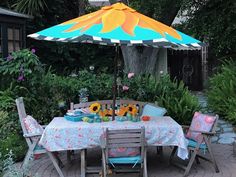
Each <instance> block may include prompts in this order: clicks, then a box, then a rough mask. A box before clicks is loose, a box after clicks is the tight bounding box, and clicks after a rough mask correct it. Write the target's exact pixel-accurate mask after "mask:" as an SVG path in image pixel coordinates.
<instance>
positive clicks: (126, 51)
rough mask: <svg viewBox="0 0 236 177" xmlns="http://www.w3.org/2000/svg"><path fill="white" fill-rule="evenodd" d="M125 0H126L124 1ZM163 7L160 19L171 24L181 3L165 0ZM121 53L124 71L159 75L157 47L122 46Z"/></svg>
mask: <svg viewBox="0 0 236 177" xmlns="http://www.w3.org/2000/svg"><path fill="white" fill-rule="evenodd" d="M126 2H127V1H126ZM165 4H166V5H165V6H164V7H165V9H163V11H162V13H161V14H162V15H161V18H159V19H160V21H162V22H163V23H165V24H166V25H169V26H170V25H171V24H172V22H173V20H174V18H175V16H176V15H177V13H178V11H179V9H180V7H181V3H180V1H178V2H177V1H173V2H172V1H171V3H170V0H166V3H165ZM121 50H122V55H123V59H124V66H125V71H126V72H134V73H135V74H146V73H147V74H152V75H159V71H157V70H158V68H159V67H157V64H159V62H158V54H159V49H158V48H153V47H136V46H131V47H127V46H122V47H121Z"/></svg>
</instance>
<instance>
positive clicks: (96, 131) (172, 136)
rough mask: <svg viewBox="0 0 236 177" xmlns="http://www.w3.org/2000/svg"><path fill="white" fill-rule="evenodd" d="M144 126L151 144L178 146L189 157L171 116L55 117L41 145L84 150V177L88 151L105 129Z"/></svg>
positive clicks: (58, 148) (179, 150) (48, 148)
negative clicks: (135, 119) (97, 119)
mask: <svg viewBox="0 0 236 177" xmlns="http://www.w3.org/2000/svg"><path fill="white" fill-rule="evenodd" d="M141 127H145V138H146V141H147V145H148V146H177V147H178V152H177V155H178V157H180V158H181V159H187V158H188V149H187V145H188V141H187V140H186V138H185V136H184V133H183V130H182V127H181V126H180V125H179V124H178V123H177V122H176V121H175V120H173V119H172V118H171V117H169V116H164V117H151V119H150V120H149V121H139V122H132V121H124V122H119V121H110V122H101V123H88V122H72V121H68V120H66V119H65V118H64V117H55V118H54V119H53V120H52V121H51V122H50V123H49V125H48V126H47V127H46V129H45V131H44V133H43V135H42V137H41V139H40V141H39V144H40V145H42V146H43V147H44V148H45V149H46V150H47V151H49V152H54V151H68V150H81V177H84V176H85V174H86V163H85V161H86V159H85V150H86V149H89V148H94V147H98V146H100V139H101V136H102V135H103V133H104V132H105V130H106V128H109V129H115V130H122V129H132V128H141Z"/></svg>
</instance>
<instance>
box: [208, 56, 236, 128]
mask: <svg viewBox="0 0 236 177" xmlns="http://www.w3.org/2000/svg"><path fill="white" fill-rule="evenodd" d="M207 96H208V106H209V109H210V110H212V111H214V112H215V113H218V114H219V115H221V116H223V117H224V118H225V119H226V120H229V121H231V122H233V123H234V124H236V109H235V108H236V62H235V61H230V60H229V61H228V62H224V63H223V64H222V66H221V68H220V70H219V72H218V73H216V74H215V75H214V76H213V77H212V78H211V79H210V81H209V89H208V92H207Z"/></svg>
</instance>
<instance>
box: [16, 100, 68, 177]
mask: <svg viewBox="0 0 236 177" xmlns="http://www.w3.org/2000/svg"><path fill="white" fill-rule="evenodd" d="M16 106H17V110H18V115H19V119H20V124H21V127H22V130H23V136H24V137H25V140H26V142H27V144H28V147H29V149H28V151H27V153H26V156H25V158H24V161H23V163H22V168H26V167H27V165H28V164H29V161H30V159H33V156H34V155H36V154H43V153H47V154H48V155H49V157H50V159H51V160H52V162H53V165H54V167H55V168H56V170H57V172H58V174H59V176H60V177H64V175H63V174H62V172H61V170H60V167H62V166H63V164H62V161H61V160H60V158H59V157H58V156H57V154H56V153H51V152H48V151H46V149H44V148H43V147H42V146H40V145H39V144H38V142H39V140H40V138H41V136H42V134H32V133H29V132H28V131H27V129H26V127H25V124H24V119H25V118H26V117H27V114H26V112H25V106H24V102H23V98H22V97H20V98H17V99H16ZM42 127H43V128H45V127H46V126H42Z"/></svg>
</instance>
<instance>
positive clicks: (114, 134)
mask: <svg viewBox="0 0 236 177" xmlns="http://www.w3.org/2000/svg"><path fill="white" fill-rule="evenodd" d="M130 147H133V148H136V147H137V148H141V158H142V159H143V157H144V148H145V129H144V127H142V128H140V129H123V130H109V129H106V132H105V149H106V157H107V158H108V151H109V149H111V148H130Z"/></svg>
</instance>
